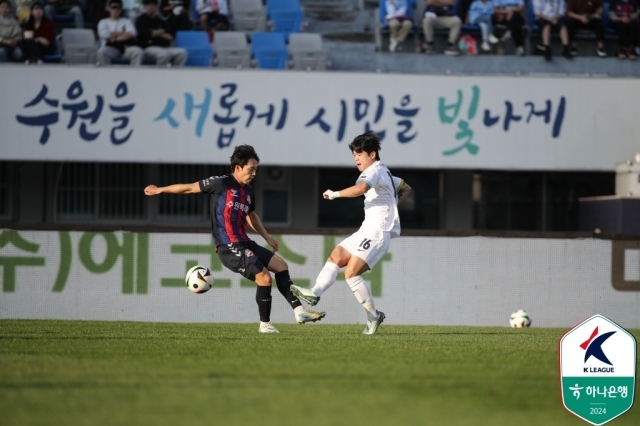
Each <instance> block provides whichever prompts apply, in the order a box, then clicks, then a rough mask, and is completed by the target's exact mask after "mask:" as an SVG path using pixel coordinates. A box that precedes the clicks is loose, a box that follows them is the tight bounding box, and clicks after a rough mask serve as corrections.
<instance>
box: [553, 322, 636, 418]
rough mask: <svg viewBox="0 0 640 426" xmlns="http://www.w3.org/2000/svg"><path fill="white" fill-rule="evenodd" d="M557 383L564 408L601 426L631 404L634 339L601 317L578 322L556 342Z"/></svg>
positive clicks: (634, 378) (634, 355)
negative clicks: (557, 350)
mask: <svg viewBox="0 0 640 426" xmlns="http://www.w3.org/2000/svg"><path fill="white" fill-rule="evenodd" d="M559 363H560V386H561V389H562V403H563V405H564V406H565V408H566V409H567V410H568V411H569V412H571V413H573V414H575V415H576V416H578V417H580V418H581V419H583V420H585V421H587V422H589V423H591V424H593V425H602V424H604V423H607V422H608V421H611V420H613V419H614V418H616V417H618V416H620V415H622V414H623V413H624V412H626V411H628V410H629V409H630V408H631V406H632V405H633V399H634V396H635V395H634V390H635V384H636V340H635V338H634V337H633V336H632V335H631V334H630V333H628V332H627V331H626V330H625V329H624V328H622V327H620V326H619V325H618V324H616V323H614V322H613V321H611V320H609V319H607V318H605V317H603V316H601V315H594V316H593V317H591V318H589V319H587V320H585V321H583V322H582V323H580V324H578V325H577V326H575V327H574V328H572V329H571V330H569V331H568V332H567V333H565V335H564V336H562V338H561V339H560V342H559Z"/></svg>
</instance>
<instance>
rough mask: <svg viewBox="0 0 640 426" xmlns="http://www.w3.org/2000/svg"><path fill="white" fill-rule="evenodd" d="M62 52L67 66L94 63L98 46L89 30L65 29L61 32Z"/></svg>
mask: <svg viewBox="0 0 640 426" xmlns="http://www.w3.org/2000/svg"><path fill="white" fill-rule="evenodd" d="M61 38H62V52H63V54H64V61H65V62H66V63H68V64H88V63H95V62H96V60H97V58H96V52H97V51H98V46H97V44H96V37H95V34H94V32H93V31H92V30H90V29H80V28H65V29H63V30H62V35H61Z"/></svg>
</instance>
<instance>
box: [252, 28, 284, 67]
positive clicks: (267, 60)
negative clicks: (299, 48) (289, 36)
mask: <svg viewBox="0 0 640 426" xmlns="http://www.w3.org/2000/svg"><path fill="white" fill-rule="evenodd" d="M251 54H252V55H253V57H254V58H255V59H256V61H257V62H258V68H266V69H276V70H283V69H285V68H286V66H287V60H288V59H289V52H288V51H287V47H286V46H285V36H284V34H281V33H276V32H273V33H253V34H251Z"/></svg>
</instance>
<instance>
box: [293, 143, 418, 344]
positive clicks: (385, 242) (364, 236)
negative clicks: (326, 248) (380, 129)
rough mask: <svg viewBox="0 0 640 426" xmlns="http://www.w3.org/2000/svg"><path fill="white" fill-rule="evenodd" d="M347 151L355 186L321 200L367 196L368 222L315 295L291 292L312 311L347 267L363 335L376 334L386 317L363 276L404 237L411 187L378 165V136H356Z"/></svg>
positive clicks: (326, 270)
mask: <svg viewBox="0 0 640 426" xmlns="http://www.w3.org/2000/svg"><path fill="white" fill-rule="evenodd" d="M349 149H351V152H352V154H353V159H354V160H355V163H356V167H357V168H358V170H359V171H360V172H361V173H360V176H359V177H358V180H357V181H356V184H355V185H354V186H351V187H349V188H346V189H343V190H340V191H332V190H327V191H325V192H324V193H323V194H322V196H323V198H325V199H327V200H334V199H336V198H339V197H344V198H354V197H359V196H361V195H364V196H365V197H364V221H363V222H362V225H361V226H360V229H359V230H358V231H357V232H355V233H354V234H352V235H351V236H349V237H347V238H346V239H345V240H343V241H342V242H340V244H338V245H337V246H336V247H335V248H334V249H333V251H332V252H331V255H330V256H329V259H328V260H327V263H325V265H324V267H323V268H322V270H321V271H320V274H318V278H317V279H316V284H315V286H314V287H313V288H312V289H311V290H308V289H305V288H302V287H298V286H295V285H292V286H291V292H292V293H293V294H294V295H295V296H297V297H298V298H299V299H301V300H303V301H305V302H307V303H309V304H310V305H312V306H314V305H316V304H317V303H318V302H319V301H320V296H321V295H322V294H323V293H324V292H325V291H326V290H328V289H329V287H331V285H332V284H333V283H334V282H335V280H336V277H337V275H338V272H339V270H340V268H343V267H346V269H345V271H344V277H345V279H346V281H347V284H349V287H351V291H353V295H354V296H355V297H356V299H357V300H358V302H360V304H361V305H362V307H363V308H364V309H365V311H366V313H367V327H366V328H365V329H364V332H363V333H362V334H374V333H375V332H376V331H377V330H378V327H379V326H380V324H381V323H382V321H383V320H384V319H385V315H384V313H383V312H381V311H378V310H377V309H376V307H375V304H374V301H373V295H372V294H371V288H370V287H369V285H368V284H367V283H366V282H365V281H364V279H363V278H362V274H363V273H364V272H366V271H368V270H370V269H372V268H373V267H374V266H375V265H376V264H377V263H378V262H379V261H380V260H381V259H382V258H383V257H384V255H385V254H386V253H387V251H388V250H389V245H390V241H391V239H393V238H397V237H399V236H400V216H399V214H398V207H397V205H398V203H400V202H402V200H403V199H404V198H405V197H406V196H407V195H409V192H410V191H411V187H410V186H409V185H407V184H406V183H405V182H404V181H403V180H402V179H400V178H398V177H395V176H393V175H392V174H391V172H390V171H389V169H388V168H387V167H386V166H385V165H384V164H382V163H381V162H380V155H379V151H380V139H379V138H378V136H377V135H376V134H375V133H374V132H367V133H364V134H362V135H360V136H357V137H356V138H355V139H354V140H353V142H351V144H349Z"/></svg>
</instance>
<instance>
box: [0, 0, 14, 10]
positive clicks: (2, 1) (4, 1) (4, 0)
mask: <svg viewBox="0 0 640 426" xmlns="http://www.w3.org/2000/svg"><path fill="white" fill-rule="evenodd" d="M2 3H6V4H8V5H9V9H11V2H10V1H9V0H0V4H2Z"/></svg>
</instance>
